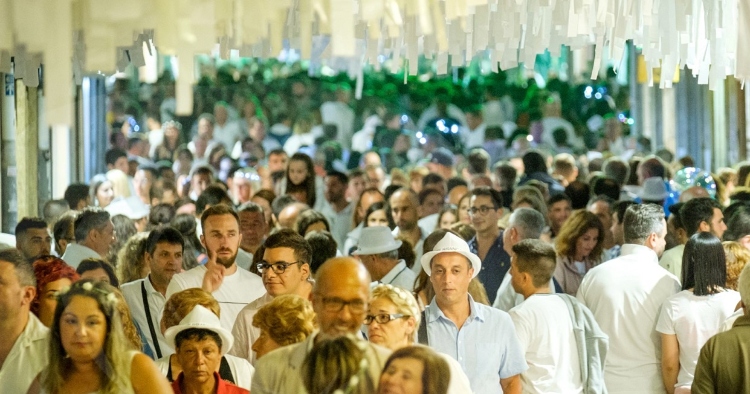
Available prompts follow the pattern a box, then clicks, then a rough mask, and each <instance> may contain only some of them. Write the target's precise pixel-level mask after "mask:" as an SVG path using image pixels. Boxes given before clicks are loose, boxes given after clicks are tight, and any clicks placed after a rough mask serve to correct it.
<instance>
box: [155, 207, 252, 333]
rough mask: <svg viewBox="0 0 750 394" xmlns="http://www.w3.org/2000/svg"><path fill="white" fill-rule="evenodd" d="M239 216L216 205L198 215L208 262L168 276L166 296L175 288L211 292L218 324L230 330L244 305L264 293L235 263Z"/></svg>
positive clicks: (238, 238)
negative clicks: (217, 312) (215, 304)
mask: <svg viewBox="0 0 750 394" xmlns="http://www.w3.org/2000/svg"><path fill="white" fill-rule="evenodd" d="M239 222H240V219H239V216H238V215H237V212H235V211H234V210H233V209H232V208H230V207H229V206H227V205H224V204H217V205H214V206H212V207H210V208H208V209H206V210H205V211H204V212H203V215H201V227H202V229H203V234H201V237H200V239H201V244H202V245H203V246H204V247H205V248H206V253H207V254H208V262H207V263H206V264H205V265H200V266H197V267H195V268H193V269H191V270H189V271H187V272H183V273H181V274H177V275H175V276H174V277H172V281H171V282H170V283H169V286H168V287H167V294H166V298H167V299H169V297H170V296H171V295H172V294H174V293H177V292H179V291H182V290H185V289H190V288H196V287H200V288H203V290H206V291H208V292H209V293H212V294H213V296H214V298H216V301H218V302H219V306H220V307H221V325H222V327H224V328H225V329H227V330H231V329H232V327H233V326H234V321H235V319H236V318H237V314H238V313H239V312H240V310H241V309H242V308H244V307H245V305H247V304H249V303H251V302H252V301H254V300H256V299H257V298H258V297H260V296H262V295H263V294H265V293H266V290H265V289H264V288H263V281H261V279H260V277H259V276H258V275H255V274H253V273H252V272H249V271H245V270H243V269H238V267H237V264H235V259H236V258H237V249H239V246H240V242H241V241H242V235H241V234H240V229H239V226H240V225H239Z"/></svg>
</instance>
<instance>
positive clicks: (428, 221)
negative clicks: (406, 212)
mask: <svg viewBox="0 0 750 394" xmlns="http://www.w3.org/2000/svg"><path fill="white" fill-rule="evenodd" d="M438 216H440V214H439V213H433V214H432V215H427V216H425V217H423V218H422V219H419V220H417V226H419V228H423V229H429V230H430V233H431V232H433V231H435V230H437V226H438Z"/></svg>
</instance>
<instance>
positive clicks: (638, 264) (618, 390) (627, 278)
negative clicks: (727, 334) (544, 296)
mask: <svg viewBox="0 0 750 394" xmlns="http://www.w3.org/2000/svg"><path fill="white" fill-rule="evenodd" d="M623 228H624V237H625V244H624V245H622V248H621V252H620V257H618V258H615V259H612V260H610V261H608V262H606V263H604V264H601V265H598V266H596V267H594V268H592V269H591V270H590V271H589V272H588V273H587V274H586V276H584V278H583V282H582V283H581V286H580V288H579V289H578V295H577V298H578V299H579V300H580V301H581V302H583V303H584V304H585V305H586V306H587V307H588V308H589V309H590V310H591V312H593V314H594V317H595V318H596V321H597V322H598V323H599V326H600V327H601V329H602V331H604V332H605V333H606V334H607V335H608V336H609V338H610V343H609V352H608V355H607V361H606V365H605V369H604V380H605V384H606V387H607V391H608V392H609V393H610V394H630V393H632V394H635V393H639V394H644V393H645V394H648V393H659V394H662V393H664V385H663V382H662V377H661V339H660V337H659V333H658V332H656V331H655V327H656V319H657V318H658V316H659V312H660V309H661V305H662V303H663V302H664V301H665V300H666V299H667V298H669V297H670V296H672V295H673V294H675V293H677V292H678V291H680V282H679V280H677V278H676V277H675V276H674V275H672V274H671V273H669V272H668V271H667V270H665V269H664V268H662V267H660V266H659V255H661V254H662V252H663V251H664V245H665V244H666V242H665V240H664V237H665V236H666V234H667V224H666V222H665V220H664V210H663V209H662V207H660V206H658V205H655V204H640V205H633V206H630V207H628V209H627V211H626V212H625V217H624V218H623Z"/></svg>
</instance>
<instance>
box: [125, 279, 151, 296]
mask: <svg viewBox="0 0 750 394" xmlns="http://www.w3.org/2000/svg"><path fill="white" fill-rule="evenodd" d="M145 280H146V279H145V278H144V279H136V280H134V281H132V282H127V283H123V284H121V285H120V292H121V293H122V295H127V294H129V293H135V292H140V291H141V290H140V288H141V283H143V281H145Z"/></svg>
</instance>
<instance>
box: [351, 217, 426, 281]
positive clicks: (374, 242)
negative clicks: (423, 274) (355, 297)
mask: <svg viewBox="0 0 750 394" xmlns="http://www.w3.org/2000/svg"><path fill="white" fill-rule="evenodd" d="M401 244H402V242H401V241H398V240H395V239H394V238H393V234H392V233H391V230H390V229H389V228H388V227H385V226H372V227H365V228H363V229H362V236H361V237H360V238H359V246H358V247H357V249H356V250H355V251H354V254H355V255H357V256H359V260H360V261H361V262H362V264H364V265H365V267H367V271H369V272H370V276H371V277H372V280H373V282H377V283H385V284H390V285H394V286H398V287H400V288H402V289H404V290H408V291H412V290H414V280H415V279H416V278H417V275H416V274H415V273H414V271H412V270H410V269H409V267H407V266H406V262H405V261H404V260H400V259H399V258H398V248H400V247H401Z"/></svg>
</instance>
